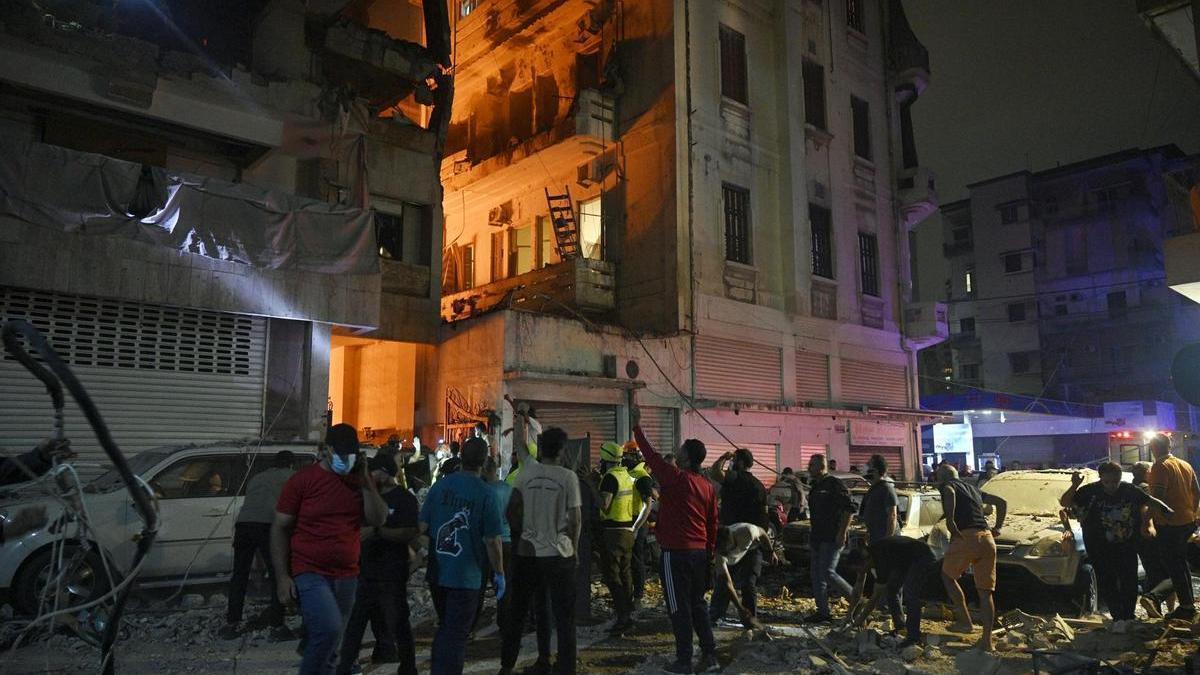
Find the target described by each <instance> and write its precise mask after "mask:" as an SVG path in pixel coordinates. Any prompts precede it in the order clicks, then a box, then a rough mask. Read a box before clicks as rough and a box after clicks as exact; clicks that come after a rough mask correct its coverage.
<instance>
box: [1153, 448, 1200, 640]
mask: <svg viewBox="0 0 1200 675" xmlns="http://www.w3.org/2000/svg"><path fill="white" fill-rule="evenodd" d="M1149 446H1150V453H1151V454H1152V455H1154V465H1153V466H1151V467H1150V476H1149V483H1150V494H1151V495H1152V496H1154V497H1157V498H1159V499H1161V500H1162V501H1163V502H1165V503H1166V505H1167V506H1168V507H1170V508H1171V510H1172V511H1171V513H1167V512H1166V511H1164V510H1163V509H1161V508H1159V509H1153V512H1154V514H1153V522H1154V527H1155V529H1156V530H1157V536H1156V539H1155V543H1154V549H1155V556H1156V557H1157V559H1158V561H1159V564H1160V565H1161V566H1162V568H1163V571H1164V572H1166V573H1167V575H1168V576H1169V577H1170V578H1171V582H1172V584H1171V585H1172V587H1173V589H1174V591H1175V593H1176V594H1177V595H1178V597H1179V606H1178V607H1176V608H1175V610H1174V611H1173V612H1171V613H1170V614H1169V615H1167V618H1170V619H1183V620H1187V621H1191V620H1192V619H1193V618H1194V617H1195V615H1196V607H1195V597H1194V594H1193V592H1192V573H1191V570H1190V569H1189V568H1188V561H1187V542H1188V539H1189V538H1190V537H1191V536H1192V533H1193V532H1195V530H1196V516H1197V512H1198V510H1197V507H1198V506H1200V486H1198V485H1197V483H1196V473H1195V472H1194V471H1193V470H1192V467H1191V465H1190V464H1188V463H1187V462H1185V461H1183V460H1181V459H1179V458H1178V457H1176V456H1175V455H1172V454H1171V439H1170V438H1168V437H1167V436H1164V435H1162V434H1158V435H1156V436H1155V437H1154V438H1152V439H1151V440H1150V443H1149ZM1161 587H1162V586H1161V585H1160V587H1159V588H1161ZM1168 592H1169V591H1168ZM1164 599H1165V598H1164V597H1160V592H1159V591H1158V589H1155V590H1154V591H1151V592H1150V593H1149V594H1147V595H1146V596H1145V599H1144V600H1143V602H1145V601H1146V600H1148V601H1149V602H1150V603H1151V604H1153V605H1154V606H1156V607H1157V606H1158V605H1159V604H1160V603H1161V602H1162V601H1163V600H1164Z"/></svg>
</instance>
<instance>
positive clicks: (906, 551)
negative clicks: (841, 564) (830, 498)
mask: <svg viewBox="0 0 1200 675" xmlns="http://www.w3.org/2000/svg"><path fill="white" fill-rule="evenodd" d="M937 565H938V559H937V557H936V556H935V555H934V554H933V550H932V549H930V548H929V545H928V544H926V543H925V542H923V541H921V540H919V539H913V538H912V537H904V536H899V535H896V536H890V537H883V538H882V539H877V540H875V541H873V542H871V544H870V546H864V547H861V548H857V549H855V550H854V551H852V552H851V554H850V555H849V556H847V558H846V566H847V567H848V568H849V570H850V571H851V572H852V573H853V574H855V575H856V576H857V581H856V582H855V584H854V594H853V597H852V599H851V600H850V612H849V616H850V623H851V625H853V626H862V625H863V624H864V623H866V621H867V619H868V618H869V617H870V616H871V613H872V612H874V611H875V609H876V608H878V607H879V605H880V604H881V603H882V602H883V600H884V598H887V605H888V611H889V612H890V613H891V615H892V632H893V633H898V632H899V631H900V628H901V626H903V627H904V632H905V637H904V641H903V642H901V643H900V644H899V645H898V646H897V648H898V649H904V648H905V647H907V646H909V645H915V644H918V643H920V641H921V595H922V590H923V589H924V588H925V587H926V584H927V582H928V581H929V579H930V578H931V576H932V575H933V574H936V573H937V569H938V567H937ZM868 577H871V578H874V580H875V588H874V590H873V592H872V593H871V596H870V597H869V598H864V597H863V590H864V589H865V588H866V583H867V579H868ZM901 595H903V597H904V609H903V611H901V604H900V598H901Z"/></svg>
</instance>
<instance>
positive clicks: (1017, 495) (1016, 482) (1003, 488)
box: [983, 473, 1071, 516]
mask: <svg viewBox="0 0 1200 675" xmlns="http://www.w3.org/2000/svg"><path fill="white" fill-rule="evenodd" d="M1070 487H1071V474H1069V473H1061V474H1057V473H1054V474H1050V473H1030V474H1025V475H1023V476H1013V477H1011V478H1007V477H1004V476H1003V474H1001V475H1000V476H997V477H996V478H993V479H991V480H989V481H988V482H987V483H985V484H984V486H983V491H984V492H986V493H988V494H991V495H996V496H997V497H1000V498H1001V499H1003V500H1004V501H1005V502H1006V503H1007V504H1008V513H1019V514H1023V515H1032V516H1041V515H1054V514H1056V513H1058V511H1059V509H1060V508H1062V507H1061V506H1059V504H1058V500H1059V498H1060V497H1062V495H1063V493H1064V492H1066V491H1067V489H1068V488H1070Z"/></svg>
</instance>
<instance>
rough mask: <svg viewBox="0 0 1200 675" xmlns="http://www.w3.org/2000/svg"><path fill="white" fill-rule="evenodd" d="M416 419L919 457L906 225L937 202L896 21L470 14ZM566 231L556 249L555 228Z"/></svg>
mask: <svg viewBox="0 0 1200 675" xmlns="http://www.w3.org/2000/svg"><path fill="white" fill-rule="evenodd" d="M457 17H458V18H457V22H458V23H457V26H456V28H455V30H454V34H455V53H456V60H455V64H456V71H455V75H456V97H455V105H454V113H453V119H452V120H451V126H450V136H449V141H448V146H447V154H446V158H445V159H444V160H443V164H442V177H443V184H444V186H445V198H444V201H443V211H444V213H445V234H444V238H445V241H446V246H445V248H444V250H443V270H444V273H443V277H442V288H443V298H442V317H443V319H444V321H445V322H446V325H445V326H444V327H443V329H442V337H441V340H440V343H439V348H438V350H437V353H436V355H434V356H433V358H432V360H431V363H430V364H429V370H430V371H432V372H436V375H435V376H434V377H432V378H430V386H429V388H428V389H427V390H426V392H425V397H426V400H427V401H430V402H437V401H443V402H444V403H443V404H442V405H436V404H435V405H429V406H425V408H424V410H425V411H426V413H427V414H428V417H423V418H422V421H423V422H424V423H433V424H437V425H439V426H440V428H441V429H444V430H446V431H445V432H444V433H446V434H449V435H453V433H454V432H455V431H456V430H459V429H462V428H464V426H465V425H467V424H469V423H471V422H472V421H475V420H481V419H486V417H487V413H488V412H489V411H493V410H494V411H500V412H501V414H502V417H503V421H502V425H504V426H505V427H507V426H508V425H509V424H510V423H511V412H510V410H509V409H508V408H507V407H506V406H505V405H504V404H503V398H504V397H505V396H506V395H507V396H510V397H511V398H513V399H515V400H524V401H528V402H530V403H531V404H532V405H533V406H534V408H535V410H536V411H537V414H538V416H539V417H540V418H541V419H542V422H543V423H544V424H558V425H560V426H563V427H564V428H565V429H566V430H567V431H568V433H569V434H570V435H571V436H572V437H576V438H578V437H585V436H586V437H589V438H591V439H592V449H593V450H592V451H593V454H595V452H596V449H597V448H598V446H599V443H600V442H601V441H603V440H607V439H624V438H627V437H628V435H629V424H628V407H629V403H630V398H631V394H632V393H633V392H635V391H636V392H637V399H638V402H639V404H640V405H641V407H642V409H643V420H644V426H646V427H647V428H648V429H649V430H650V433H651V437H652V440H655V441H657V442H659V443H660V444H661V445H662V446H663V447H674V446H675V445H676V444H677V443H678V442H679V439H681V438H686V437H696V438H700V439H702V440H704V441H705V442H706V443H707V444H709V447H710V448H711V449H712V450H711V452H718V451H719V450H721V449H727V448H729V446H730V444H731V443H732V444H734V445H737V446H740V447H748V448H750V449H752V450H754V451H755V455H756V457H757V458H758V459H759V460H760V462H761V463H762V465H763V466H761V467H759V469H758V470H760V471H761V472H762V474H763V476H764V478H768V482H770V481H773V480H774V479H773V476H772V477H768V474H772V473H773V472H774V471H777V470H779V469H782V468H783V467H787V466H791V467H795V468H797V469H799V468H803V466H804V465H805V464H806V460H807V457H808V456H810V455H811V454H815V453H818V452H820V453H828V454H829V455H830V456H831V457H833V458H835V459H837V460H839V464H840V468H841V469H842V470H845V469H846V468H848V467H849V466H850V465H852V464H859V465H861V464H863V463H864V462H865V459H866V457H868V456H869V455H870V454H873V453H875V452H882V453H883V454H885V455H888V456H889V457H891V459H892V463H893V465H894V466H896V467H897V470H896V473H897V474H903V475H908V476H911V475H912V474H913V472H914V471H915V469H916V464H917V454H916V448H917V440H916V439H917V434H916V428H917V424H918V423H919V422H921V421H927V420H928V416H926V415H924V414H923V413H922V412H921V411H919V410H918V409H917V408H918V405H917V397H916V385H915V382H916V380H915V366H916V362H915V354H916V351H917V349H919V348H921V347H924V346H928V345H931V344H934V343H936V342H938V341H939V340H940V339H942V338H944V336H945V331H946V324H945V317H944V308H943V307H941V306H940V305H939V304H938V303H927V304H925V305H914V304H913V303H912V302H911V297H910V290H911V280H910V276H909V269H910V267H909V262H908V260H909V249H908V246H909V239H908V233H909V231H910V229H911V228H912V227H913V226H915V225H916V223H917V222H919V221H920V220H921V219H923V218H924V217H925V216H926V215H928V214H929V213H930V212H932V211H933V210H934V209H935V208H936V205H937V201H936V199H937V197H936V193H935V192H934V189H933V178H932V174H931V173H930V172H929V171H928V169H927V168H926V167H923V166H922V165H920V163H919V161H918V158H917V154H916V151H915V142H914V140H913V138H912V130H911V124H910V119H911V118H910V107H911V106H912V104H913V103H914V102H915V101H916V99H917V97H918V96H919V94H920V93H921V91H923V90H924V88H925V86H926V84H927V82H928V78H929V69H928V55H927V53H926V51H925V49H924V48H923V47H922V46H921V45H920V43H919V41H917V39H916V37H915V36H914V35H913V34H912V31H911V30H910V29H909V26H908V23H907V21H906V20H905V18H904V14H903V9H902V7H901V4H900V2H898V1H867V0H846V1H843V0H838V1H835V2H817V1H814V0H787V1H766V0H726V1H720V2H677V1H673V0H609V1H607V2H600V3H595V2H583V1H582V0H538V1H535V2H532V3H511V2H503V1H501V0H494V1H489V0H481V1H479V2H459V3H458V12H457ZM556 230H561V231H562V233H561V234H560V232H557V231H556Z"/></svg>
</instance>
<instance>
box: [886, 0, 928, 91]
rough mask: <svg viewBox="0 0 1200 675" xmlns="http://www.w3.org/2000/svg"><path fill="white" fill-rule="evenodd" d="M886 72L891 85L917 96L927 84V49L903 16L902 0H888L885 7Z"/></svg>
mask: <svg viewBox="0 0 1200 675" xmlns="http://www.w3.org/2000/svg"><path fill="white" fill-rule="evenodd" d="M888 14H889V15H890V17H891V20H890V21H888V28H889V30H888V54H887V60H888V73H889V75H890V79H891V81H892V88H893V89H895V90H897V91H898V92H899V91H905V92H906V96H908V97H913V98H915V97H917V96H920V95H921V92H923V91H925V87H927V86H929V50H928V49H926V48H925V45H923V44H921V41H920V40H918V39H917V36H916V34H915V33H913V30H912V26H910V25H909V23H908V17H906V16H905V15H904V4H903V3H902V2H901V0H891V2H890V3H889V7H888Z"/></svg>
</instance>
